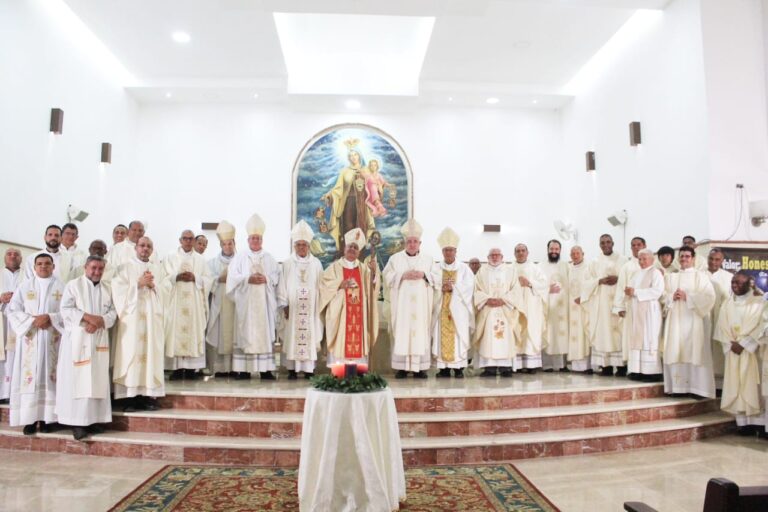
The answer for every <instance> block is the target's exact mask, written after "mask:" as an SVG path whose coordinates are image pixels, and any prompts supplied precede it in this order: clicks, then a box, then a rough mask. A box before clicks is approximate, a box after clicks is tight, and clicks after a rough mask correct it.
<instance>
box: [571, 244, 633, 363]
mask: <svg viewBox="0 0 768 512" xmlns="http://www.w3.org/2000/svg"><path fill="white" fill-rule="evenodd" d="M626 262H627V258H625V257H624V256H622V255H620V254H617V253H615V252H614V253H612V254H611V255H610V256H606V255H605V254H600V255H598V257H597V258H596V259H595V260H594V261H592V262H591V263H590V265H589V277H588V278H587V279H586V280H585V281H584V289H583V290H582V291H581V303H582V304H583V305H584V307H586V309H587V312H588V313H589V342H590V345H591V349H592V355H591V362H592V366H593V367H595V368H597V367H598V366H621V365H623V364H624V358H623V357H622V353H621V326H620V322H619V316H618V315H614V314H613V301H614V298H615V296H616V285H607V284H600V282H599V281H600V279H603V278H604V277H608V276H617V277H618V275H619V270H621V267H622V266H623V265H624V264H625V263H626Z"/></svg>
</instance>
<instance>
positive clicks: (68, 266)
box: [24, 249, 75, 284]
mask: <svg viewBox="0 0 768 512" xmlns="http://www.w3.org/2000/svg"><path fill="white" fill-rule="evenodd" d="M39 254H47V255H48V256H50V257H52V258H53V265H54V268H53V277H55V278H56V279H58V280H59V281H61V282H62V283H63V284H67V282H69V280H70V279H72V277H73V276H74V274H75V272H74V270H75V269H74V268H73V267H72V255H71V254H69V253H67V252H64V251H62V250H61V249H59V250H58V251H56V252H48V251H46V250H45V249H43V250H42V251H37V252H36V253H33V254H30V255H29V256H27V258H26V261H25V264H24V279H25V280H28V279H31V278H32V277H33V276H35V257H37V255H39Z"/></svg>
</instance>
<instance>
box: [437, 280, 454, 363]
mask: <svg viewBox="0 0 768 512" xmlns="http://www.w3.org/2000/svg"><path fill="white" fill-rule="evenodd" d="M443 282H444V283H447V282H450V283H455V282H456V271H455V270H445V269H443ZM452 296H453V292H452V291H450V292H443V303H442V304H441V306H440V358H441V359H442V360H443V361H446V362H449V363H452V362H453V361H454V360H455V359H456V324H455V323H454V322H453V316H452V315H451V297H452Z"/></svg>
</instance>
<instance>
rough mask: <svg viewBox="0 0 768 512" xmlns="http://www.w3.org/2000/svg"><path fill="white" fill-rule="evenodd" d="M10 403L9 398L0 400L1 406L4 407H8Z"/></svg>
mask: <svg viewBox="0 0 768 512" xmlns="http://www.w3.org/2000/svg"><path fill="white" fill-rule="evenodd" d="M9 403H11V401H10V400H9V399H8V398H3V399H2V400H0V404H2V405H8V404H9Z"/></svg>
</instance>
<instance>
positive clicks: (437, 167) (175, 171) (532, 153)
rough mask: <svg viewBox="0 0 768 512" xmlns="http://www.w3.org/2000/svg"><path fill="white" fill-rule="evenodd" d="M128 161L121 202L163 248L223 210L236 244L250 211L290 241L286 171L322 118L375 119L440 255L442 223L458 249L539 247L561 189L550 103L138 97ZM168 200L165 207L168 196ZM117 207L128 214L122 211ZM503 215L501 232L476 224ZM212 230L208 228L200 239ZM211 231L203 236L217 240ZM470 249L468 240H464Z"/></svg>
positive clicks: (275, 236)
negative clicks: (214, 101)
mask: <svg viewBox="0 0 768 512" xmlns="http://www.w3.org/2000/svg"><path fill="white" fill-rule="evenodd" d="M138 119H139V122H138V133H139V136H138V144H137V165H136V169H135V171H134V173H133V175H132V176H133V177H132V180H133V181H135V182H137V183H148V184H151V185H152V187H151V189H152V190H150V191H149V192H148V193H147V192H146V191H141V192H139V191H132V192H130V193H129V194H128V196H127V197H128V201H127V203H128V204H131V203H133V204H134V205H135V209H134V211H130V212H129V211H125V210H124V211H123V214H124V216H127V217H131V216H139V217H142V216H143V217H144V218H146V219H147V220H148V221H149V223H150V229H149V231H150V232H151V235H152V236H153V237H154V238H155V243H156V245H158V246H162V250H164V251H167V250H169V249H172V248H173V247H174V244H175V241H176V239H177V238H178V233H179V232H180V230H181V229H182V228H184V227H191V228H193V229H197V228H199V226H200V223H201V222H203V221H219V220H221V219H227V220H229V221H231V222H233V223H234V224H235V225H236V226H237V228H238V230H239V232H238V239H239V241H240V242H239V243H240V245H241V246H244V243H245V241H244V239H245V235H244V224H245V221H246V219H247V218H248V217H249V216H250V215H251V214H252V213H253V212H258V213H259V214H260V215H261V216H262V217H263V218H264V219H265V221H266V223H267V232H266V235H265V239H266V241H265V245H266V247H267V248H268V250H270V251H271V252H273V254H275V256H277V257H284V256H286V255H287V254H288V251H289V232H290V227H291V226H290V220H291V219H290V215H291V172H292V169H293V165H294V161H295V159H296V157H297V155H298V153H299V152H300V150H301V148H302V147H303V146H304V144H305V143H306V142H307V141H308V140H309V139H310V138H311V137H312V136H313V135H314V134H315V133H317V132H319V131H320V130H322V129H324V128H326V127H327V126H330V125H334V124H337V123H343V122H362V123H367V124H371V125H375V126H377V127H378V128H380V129H382V130H384V131H385V132H387V133H388V134H390V135H391V136H392V137H394V138H395V139H396V140H397V141H398V142H399V143H400V145H401V146H402V147H403V148H404V150H405V152H406V153H407V155H408V158H409V160H410V162H411V166H412V169H413V178H414V180H413V186H414V213H415V217H416V218H417V219H418V220H419V221H420V222H421V223H422V224H423V226H424V231H425V238H424V249H425V250H427V251H429V252H431V253H432V254H433V255H434V256H438V255H439V249H438V247H437V243H436V241H435V238H436V237H437V234H438V233H439V232H440V231H441V230H442V229H443V227H445V226H447V225H451V226H452V227H453V228H454V229H456V230H457V231H459V233H460V234H461V235H462V248H460V253H462V252H463V256H462V257H464V258H469V257H470V256H475V255H478V256H484V255H485V254H487V251H488V249H489V248H490V247H491V246H492V245H497V244H498V245H501V246H502V247H504V248H506V249H507V250H508V253H507V254H508V258H510V259H511V258H512V247H513V246H514V244H515V243H517V242H521V241H524V242H528V243H530V244H531V247H532V250H533V249H534V248H537V247H538V248H540V250H539V251H537V252H535V253H534V254H538V255H539V256H540V257H543V255H544V250H543V247H544V245H545V243H546V240H547V239H549V238H551V237H552V236H554V234H555V233H554V231H553V228H552V222H551V221H552V218H551V215H552V214H551V211H552V210H556V209H559V208H560V207H559V206H553V205H558V204H559V203H560V201H561V200H562V199H563V197H564V196H565V194H564V193H563V191H562V190H561V189H560V188H559V187H555V186H552V183H554V182H556V181H557V180H558V179H559V178H560V173H561V171H560V170H559V168H558V165H557V163H558V158H557V156H558V153H559V151H560V129H559V119H558V115H557V113H556V112H554V111H536V110H524V111H514V110H495V109H490V108H489V109H478V110H471V109H452V110H444V109H443V110H439V109H432V108H422V109H418V110H416V111H415V112H413V113H412V114H390V115H386V114H377V115H347V114H321V113H308V112H303V113H302V112H295V111H291V110H289V109H286V108H280V107H258V106H252V105H249V106H246V105H232V106H222V105H210V106H207V105H169V106H152V105H143V106H142V107H141V108H140V110H139V118H138ZM171 205H172V206H171ZM127 217H125V218H127ZM485 223H488V224H502V225H503V232H502V234H501V235H494V234H482V233H481V226H482V224H485ZM209 238H210V237H209ZM215 246H216V242H215V240H212V243H211V245H210V246H209V251H208V252H209V253H212V251H211V249H210V248H211V247H215ZM470 247H471V249H470Z"/></svg>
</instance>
